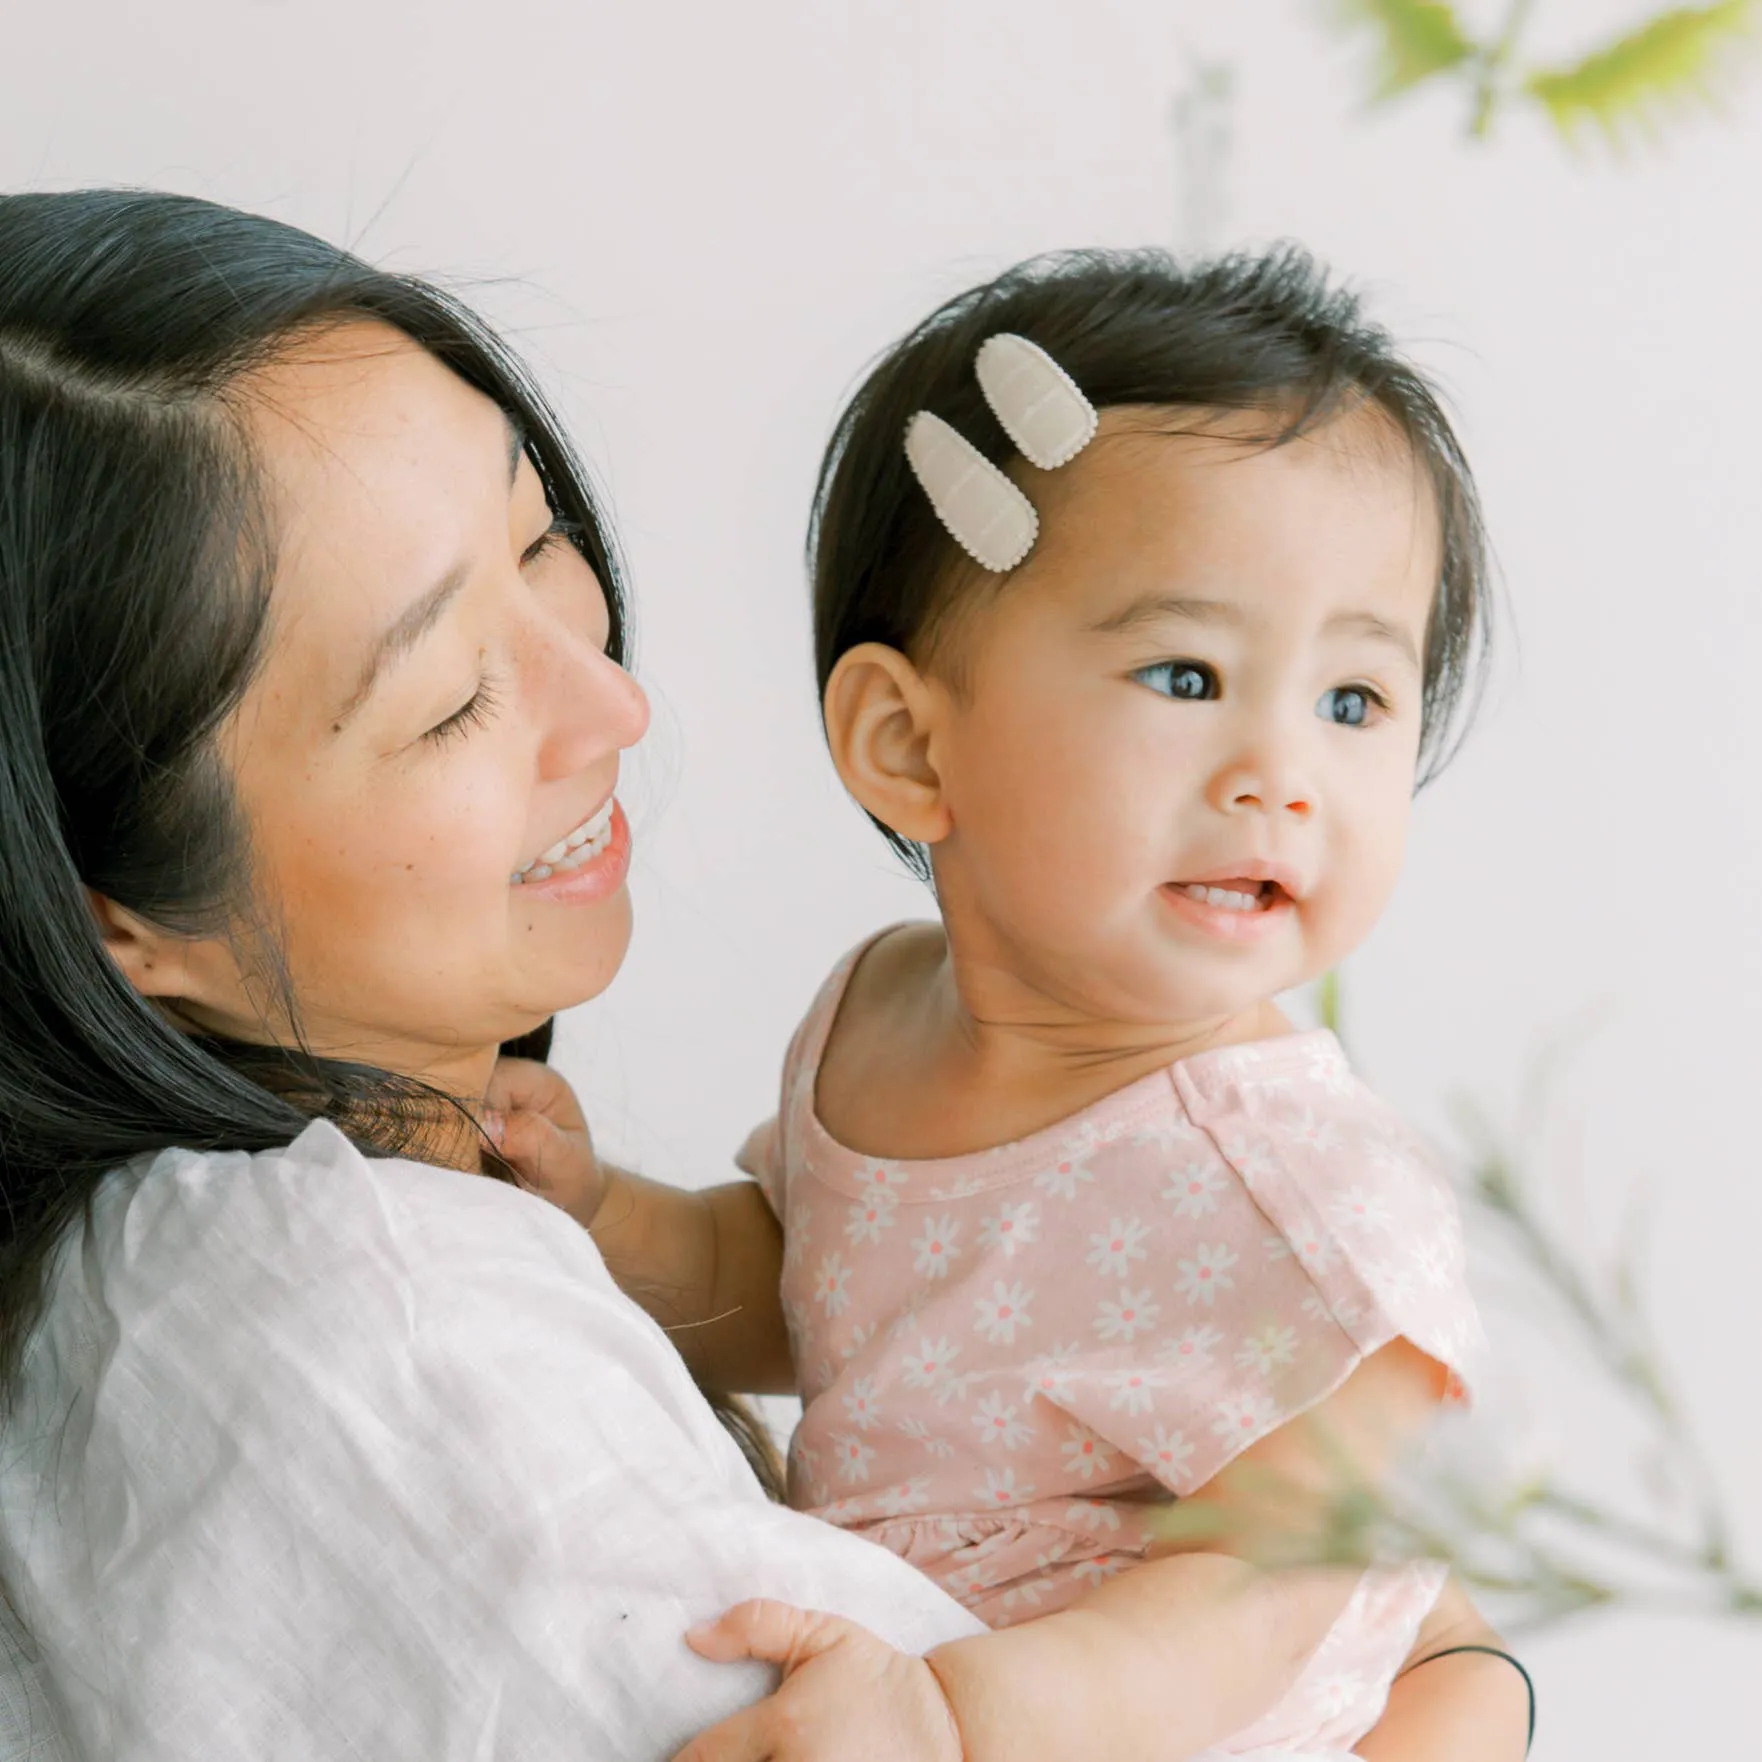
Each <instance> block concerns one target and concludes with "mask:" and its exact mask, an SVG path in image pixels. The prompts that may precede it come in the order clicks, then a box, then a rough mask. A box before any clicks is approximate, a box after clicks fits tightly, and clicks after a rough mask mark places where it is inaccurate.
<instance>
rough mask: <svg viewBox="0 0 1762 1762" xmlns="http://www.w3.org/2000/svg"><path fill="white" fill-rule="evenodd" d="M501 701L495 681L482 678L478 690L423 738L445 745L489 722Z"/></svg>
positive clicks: (436, 744) (434, 743)
mask: <svg viewBox="0 0 1762 1762" xmlns="http://www.w3.org/2000/svg"><path fill="white" fill-rule="evenodd" d="M500 701H501V699H500V697H499V696H498V695H497V691H496V685H495V682H494V681H493V680H491V679H488V678H485V679H481V680H479V681H478V685H477V690H476V691H474V692H473V693H472V694H471V696H470V697H469V698H468V699H467V700H466V701H465V702H464V703H462V704H461V705H460V706H459V707H458V709H456V710H455V711H454V712H453V713H452V715H450V716H448V717H447V719H446V720H445V721H444V722H437V723H436V724H435V725H434V726H433V727H432V728H430V729H429V730H428V732H427V733H426V734H424V735H423V737H422V738H423V739H424V740H425V741H427V742H429V743H430V744H431V745H433V746H445V745H446V744H447V742H448V741H450V740H457V739H460V738H462V737H463V736H464V735H466V734H468V733H469V732H470V731H471V730H472V729H473V728H478V727H481V726H482V725H483V724H484V723H485V722H487V721H488V720H489V719H490V717H491V716H492V715H493V714H494V713H495V708H496V705H497V704H498V703H500Z"/></svg>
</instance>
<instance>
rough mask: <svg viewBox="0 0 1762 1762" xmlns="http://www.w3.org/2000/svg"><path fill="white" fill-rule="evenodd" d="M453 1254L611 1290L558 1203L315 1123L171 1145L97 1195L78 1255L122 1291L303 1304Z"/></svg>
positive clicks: (587, 1243) (413, 1277)
mask: <svg viewBox="0 0 1762 1762" xmlns="http://www.w3.org/2000/svg"><path fill="white" fill-rule="evenodd" d="M452 1254H462V1255H467V1256H469V1257H470V1258H472V1259H475V1260H478V1261H481V1262H483V1263H485V1270H486V1271H493V1269H494V1267H495V1266H496V1265H497V1264H500V1263H503V1262H506V1261H508V1260H510V1259H537V1260H542V1261H553V1262H555V1261H562V1262H566V1263H568V1267H569V1271H570V1272H571V1274H573V1275H575V1276H579V1277H582V1278H585V1279H586V1280H588V1281H589V1282H590V1283H592V1284H597V1285H599V1286H601V1287H603V1288H604V1289H605V1290H606V1291H608V1292H611V1291H613V1290H614V1287H613V1286H612V1284H611V1281H610V1279H609V1277H608V1276H607V1274H606V1272H605V1268H604V1265H603V1263H602V1262H601V1260H600V1257H599V1254H598V1252H597V1250H596V1249H595V1248H594V1246H593V1242H592V1238H591V1237H589V1236H587V1235H586V1233H585V1232H584V1231H582V1230H581V1229H580V1228H579V1227H578V1226H576V1225H575V1224H574V1223H573V1222H571V1221H570V1220H569V1219H568V1218H567V1217H565V1216H563V1214H562V1213H560V1212H558V1211H557V1210H556V1209H555V1208H554V1207H552V1206H548V1205H546V1204H545V1203H544V1202H543V1201H542V1200H539V1199H537V1198H535V1197H534V1196H533V1195H531V1194H529V1193H526V1192H523V1191H522V1190H520V1189H519V1188H516V1187H513V1186H510V1185H508V1184H507V1183H505V1182H501V1181H496V1180H492V1179H488V1178H486V1177H484V1176H481V1175H475V1174H467V1173H464V1172H462V1171H460V1170H458V1169H450V1168H441V1167H437V1166H435V1165H433V1164H430V1163H422V1162H415V1161H405V1160H396V1159H390V1158H380V1157H371V1156H368V1155H365V1154H364V1153H363V1152H362V1151H361V1150H360V1149H358V1148H357V1147H356V1146H355V1145H354V1144H353V1143H351V1142H350V1140H349V1139H348V1138H347V1137H345V1136H344V1135H343V1133H342V1132H340V1131H339V1130H338V1129H337V1128H336V1127H335V1126H333V1125H331V1124H330V1123H328V1122H327V1121H323V1120H315V1121H314V1122H313V1123H312V1124H311V1125H309V1126H308V1127H307V1128H306V1129H305V1130H304V1131H303V1132H302V1133H301V1134H300V1135H299V1136H298V1137H297V1138H295V1139H294V1140H293V1141H292V1142H291V1143H288V1144H286V1145H281V1146H278V1147H275V1148H273V1149H268V1150H259V1151H242V1150H241V1151H217V1150H207V1151H196V1150H184V1149H171V1150H164V1151H161V1152H159V1153H158V1154H157V1155H154V1156H151V1157H145V1158H140V1159H137V1161H135V1162H134V1163H132V1164H130V1165H128V1166H127V1167H125V1168H123V1169H119V1170H118V1171H117V1172H116V1173H115V1174H114V1175H112V1176H111V1177H109V1178H108V1179H107V1180H106V1181H105V1182H104V1183H103V1184H102V1185H101V1186H100V1188H99V1190H98V1193H97V1196H96V1199H95V1202H94V1205H93V1208H92V1214H91V1218H90V1222H89V1224H88V1226H87V1231H86V1238H85V1241H84V1243H83V1245H82V1253H81V1257H80V1258H81V1260H82V1261H83V1262H84V1264H85V1266H86V1268H87V1269H88V1271H89V1272H90V1273H95V1274H96V1275H97V1276H98V1278H99V1279H100V1281H101V1283H102V1284H103V1286H104V1288H105V1290H106V1292H107V1293H108V1294H109V1295H110V1296H111V1297H113V1298H115V1299H118V1300H128V1299H144V1298H148V1297H150V1296H151V1295H152V1293H153V1292H154V1291H155V1289H156V1288H161V1289H167V1290H169V1289H171V1288H173V1287H175V1286H176V1285H178V1284H181V1283H182V1282H183V1281H185V1280H190V1281H193V1282H194V1283H195V1284H196V1285H197V1286H198V1287H199V1288H201V1289H202V1290H203V1291H204V1292H205V1293H206V1295H207V1300H208V1301H209V1302H210V1303H211V1304H212V1303H213V1302H215V1301H217V1300H219V1299H221V1298H222V1296H223V1295H224V1294H225V1293H227V1292H230V1291H233V1290H235V1289H245V1290H248V1291H249V1292H250V1293H251V1296H252V1301H253V1305H254V1306H257V1307H261V1306H262V1305H263V1304H264V1303H266V1302H270V1301H273V1300H274V1299H275V1298H277V1297H278V1296H280V1297H283V1298H286V1299H288V1300H294V1301H300V1302H309V1301H312V1300H313V1298H314V1296H315V1294H316V1293H317V1292H318V1291H320V1290H321V1289H322V1287H323V1286H324V1285H325V1284H326V1283H327V1282H328V1280H329V1279H330V1278H331V1277H333V1276H335V1275H339V1274H344V1273H347V1274H349V1275H350V1276H351V1277H352V1276H355V1275H358V1274H359V1273H361V1272H363V1271H370V1272H373V1273H377V1274H379V1275H382V1276H385V1277H391V1278H395V1279H396V1280H398V1281H399V1282H400V1283H401V1284H404V1285H406V1286H420V1285H423V1284H426V1283H428V1282H430V1281H431V1280H432V1279H433V1278H435V1277H437V1276H441V1275H440V1274H439V1273H438V1272H437V1270H436V1269H437V1257H442V1258H443V1259H444V1257H446V1256H449V1255H452Z"/></svg>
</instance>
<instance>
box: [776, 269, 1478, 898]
mask: <svg viewBox="0 0 1762 1762" xmlns="http://www.w3.org/2000/svg"><path fill="white" fill-rule="evenodd" d="M1000 331H1010V332H1014V333H1015V334H1017V335H1019V336H1025V337H1027V338H1028V339H1029V340H1030V341H1032V342H1035V343H1038V344H1039V345H1040V346H1041V348H1043V349H1045V350H1046V351H1047V353H1048V354H1050V355H1051V356H1052V358H1053V359H1054V360H1055V361H1056V362H1058V364H1059V365H1060V366H1061V367H1062V368H1064V370H1065V371H1066V372H1067V373H1068V374H1069V375H1070V376H1071V378H1072V379H1073V380H1075V381H1076V383H1077V384H1078V385H1079V386H1080V387H1081V388H1082V390H1083V392H1084V393H1085V395H1086V396H1087V397H1088V398H1089V401H1090V402H1091V403H1092V404H1094V405H1095V406H1096V407H1097V408H1098V409H1105V408H1106V407H1107V406H1109V405H1121V404H1137V405H1146V404H1148V405H1162V406H1169V407H1174V408H1180V409H1188V410H1194V411H1224V410H1228V411H1250V412H1258V413H1262V414H1264V415H1265V416H1266V418H1267V428H1266V432H1265V435H1264V443H1265V444H1266V445H1268V446H1278V445H1281V444H1283V443H1284V442H1286V441H1288V440H1292V439H1294V438H1296V437H1297V436H1299V435H1301V434H1304V433H1305V432H1307V431H1310V430H1312V429H1314V428H1316V427H1317V426H1319V425H1320V424H1322V423H1325V422H1327V421H1328V420H1330V419H1331V418H1333V417H1335V416H1338V415H1341V414H1343V413H1344V412H1346V411H1348V410H1350V409H1353V408H1355V407H1359V406H1362V405H1365V404H1369V405H1372V406H1374V407H1376V408H1377V409H1378V410H1380V411H1381V412H1382V413H1383V414H1384V415H1385V416H1386V417H1387V418H1388V420H1389V421H1390V423H1391V424H1392V425H1393V427H1394V429H1395V430H1396V432H1397V433H1398V434H1399V435H1400V436H1401V438H1402V439H1403V440H1404V441H1405V443H1406V444H1407V446H1408V447H1409V448H1411V450H1412V453H1413V456H1414V459H1415V461H1416V462H1417V463H1418V464H1419V465H1421V466H1422V467H1423V468H1424V470H1425V473H1426V476H1427V477H1428V479H1429V480H1430V483H1431V486H1432V490H1433V493H1434V496H1435V498H1436V503H1437V510H1438V516H1439V520H1440V523H1441V525H1442V529H1443V564H1442V568H1441V571H1440V578H1439V582H1438V590H1437V595H1436V598H1435V599H1434V601H1433V605H1432V615H1431V622H1430V625H1429V628H1428V630H1427V634H1426V650H1425V687H1424V709H1423V721H1422V732H1421V740H1420V781H1421V782H1422V783H1424V782H1426V781H1429V780H1430V779H1431V778H1432V777H1434V776H1436V774H1437V773H1438V771H1439V770H1440V769H1442V767H1443V765H1444V763H1445V762H1446V761H1447V760H1448V759H1449V757H1450V756H1451V754H1452V753H1453V752H1454V750H1455V747H1456V745H1457V742H1458V741H1459V739H1460V737H1461V734H1462V731H1463V728H1464V726H1465V724H1466V722H1467V720H1468V716H1469V713H1470V711H1471V710H1472V707H1473V704H1474V701H1475V699H1476V697H1477V696H1478V694H1479V689H1480V686H1481V683H1482V680H1483V678H1484V675H1485V663H1486V656H1487V637H1488V632H1489V623H1490V613H1491V598H1492V595H1491V584H1490V566H1489V561H1488V555H1487V544H1486V535H1485V531H1484V528H1483V526H1482V521H1481V511H1480V499H1479V496H1478V495H1477V493H1476V491H1475V485H1474V478H1473V475H1472V473H1471V472H1470V471H1469V467H1468V461H1467V459H1466V458H1465V457H1464V456H1463V452H1462V448H1461V445H1460V444H1459V443H1458V441H1457V439H1456V435H1455V433H1454V431H1453V430H1452V428H1451V426H1450V421H1449V418H1448V417H1447V416H1446V415H1445V413H1444V410H1443V406H1442V405H1441V403H1440V402H1439V399H1438V395H1437V393H1436V392H1435V391H1434V390H1433V388H1432V386H1431V385H1430V384H1429V383H1428V382H1427V380H1426V379H1425V377H1424V376H1423V375H1422V374H1420V373H1419V372H1418V371H1417V370H1416V369H1415V368H1413V367H1412V366H1410V365H1409V364H1408V363H1407V362H1405V361H1404V360H1402V359H1401V357H1400V355H1399V354H1398V353H1397V352H1396V349H1395V345H1394V343H1393V341H1392V339H1391V338H1390V336H1389V334H1388V332H1387V331H1385V330H1383V329H1382V328H1381V327H1380V326H1377V325H1375V324H1372V323H1371V322H1369V321H1368V320H1367V319H1366V318H1365V317H1364V315H1363V312H1362V310H1361V307H1360V303H1359V300H1358V298H1357V296H1356V295H1355V294H1353V293H1352V292H1351V291H1350V290H1348V289H1346V288H1343V287H1341V286H1339V285H1337V284H1336V283H1335V282H1333V281H1332V280H1330V278H1329V276H1328V274H1327V272H1326V270H1324V269H1323V267H1322V266H1321V265H1320V264H1319V263H1317V262H1316V260H1315V259H1314V258H1313V257H1312V256H1310V254H1309V253H1308V252H1307V251H1305V250H1303V249H1302V248H1301V247H1298V246H1295V245H1283V246H1280V247H1278V248H1277V249H1274V250H1272V251H1268V252H1265V253H1242V254H1236V255H1231V256H1227V257H1219V258H1214V259H1210V260H1207V261H1202V262H1197V263H1190V264H1189V263H1181V262H1178V261H1177V260H1176V259H1174V258H1172V257H1170V256H1169V255H1168V254H1167V253H1166V252H1163V251H1154V250H1138V251H1064V252H1056V253H1052V254H1050V255H1047V256H1041V257H1032V258H1030V259H1029V260H1028V261H1027V262H1025V263H1019V264H1017V265H1016V266H1015V267H1014V268H1013V269H1008V270H1005V271H1004V273H1003V274H1002V275H1000V276H998V277H997V278H996V279H995V280H994V281H988V282H986V283H985V284H984V285H983V286H981V287H976V288H970V289H968V290H967V291H966V292H965V293H962V294H957V295H956V296H955V297H954V298H953V299H952V300H949V301H948V302H947V303H946V304H944V305H943V306H941V307H939V308H938V309H937V310H936V311H935V312H933V313H931V315H930V316H929V317H928V318H926V319H925V320H924V321H923V323H922V324H920V325H918V326H917V328H916V329H915V330H913V331H911V332H910V334H909V335H907V336H906V337H904V338H903V339H902V340H901V341H900V342H898V343H896V344H895V345H894V346H893V347H892V348H891V349H889V350H888V351H887V352H886V354H884V355H883V356H882V357H881V359H880V361H879V362H878V363H877V364H876V366H875V367H874V368H873V370H872V371H871V372H870V373H869V375H868V377H867V378H866V379H865V380H864V381H863V383H862V385H861V386H860V387H859V388H858V390H857V392H856V395H855V396H854V397H853V398H852V399H851V401H850V403H849V404H848V405H847V406H846V408H845V411H844V413H843V415H842V416H841V417H840V418H839V421H838V426H837V428H836V429H835V430H834V431H833V435H832V440H831V443H830V444H829V445H828V447H827V449H826V457H825V459H824V461H823V463H822V465H821V468H820V481H819V486H818V488H817V490H816V493H815V497H814V510H813V521H812V525H811V527H810V529H809V535H808V561H809V567H810V570H811V572H812V577H813V588H814V660H815V667H816V670H817V674H818V679H819V685H820V690H821V693H822V695H824V692H825V688H826V682H827V680H828V679H829V678H830V677H831V673H832V669H833V667H834V666H835V665H836V664H837V662H838V658H839V656H840V655H842V654H844V653H845V652H846V651H847V650H849V649H852V648H855V647H856V646H857V645H858V644H859V643H864V642H880V643H885V644H887V645H888V646H889V647H892V648H895V649H898V650H900V651H901V652H902V653H904V654H910V655H913V656H914V657H921V655H922V653H923V651H924V649H925V647H926V645H927V643H928V642H929V640H930V639H931V638H932V636H933V634H934V630H935V626H936V624H937V621H938V619H939V618H940V617H941V616H942V615H943V614H944V613H945V612H946V611H947V610H948V609H949V606H950V603H951V601H952V600H953V599H954V598H955V597H956V595H957V588H958V585H959V584H960V583H961V582H962V581H963V580H970V579H972V578H973V577H974V576H975V575H976V574H977V572H976V571H972V570H967V571H963V570H962V569H961V568H960V567H959V563H960V560H961V553H960V551H959V549H958V548H957V547H956V545H955V543H954V541H953V540H952V539H951V538H950V537H949V535H948V533H947V532H946V531H945V530H944V528H943V526H942V524H941V522H940V521H939V520H938V519H937V517H936V514H935V512H934V510H933V509H932V508H931V506H930V500H929V498H928V497H927V496H926V495H925V494H924V492H923V490H922V489H921V488H920V487H919V485H918V483H917V480H916V479H915V478H914V477H913V476H912V474H911V468H910V466H909V465H908V464H907V463H906V457H905V447H904V437H905V428H906V423H907V422H908V421H909V420H910V418H911V417H912V416H913V414H914V413H916V412H917V411H919V410H930V411H933V412H934V413H935V414H936V415H938V416H940V417H942V418H943V419H944V420H945V421H946V422H949V423H950V424H952V425H953V427H954V428H955V430H956V431H957V432H958V433H960V434H962V435H964V436H965V437H966V438H967V439H968V440H969V441H971V442H972V443H973V445H974V446H976V447H977V448H978V449H979V451H980V452H981V453H983V454H984V455H985V456H986V458H988V459H990V460H991V461H992V462H993V463H994V464H997V465H1002V464H1004V463H1005V462H1006V461H1008V460H1009V459H1011V458H1012V457H1013V456H1014V454H1015V448H1014V446H1013V445H1012V443H1011V442H1010V440H1009V439H1008V437H1007V436H1006V435H1005V434H1004V431H1003V429H1002V427H1001V425H1000V424H999V423H998V420H997V418H996V417H995V416H994V415H993V414H992V412H991V408H990V406H989V405H988V404H987V403H986V402H985V399H984V396H983V395H982V393H981V392H980V390H979V382H978V379H977V377H976V376H975V374H974V371H973V361H974V357H975V356H976V355H977V353H978V350H979V345H980V344H981V343H982V342H984V340H985V339H986V338H987V337H989V336H994V335H996V334H997V333H998V332H1000ZM883 830H885V828H883ZM889 837H890V839H891V841H892V842H893V843H894V845H895V846H896V848H897V849H899V851H900V853H901V854H902V855H903V856H904V857H905V858H906V860H907V861H908V863H910V864H911V866H912V867H913V868H914V869H916V870H918V871H919V872H920V873H924V872H925V865H924V862H923V853H922V852H921V851H919V850H917V848H916V847H915V846H910V845H908V844H907V843H906V842H905V841H904V840H901V839H899V838H896V837H893V835H891V834H889Z"/></svg>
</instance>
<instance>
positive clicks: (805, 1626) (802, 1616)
mask: <svg viewBox="0 0 1762 1762" xmlns="http://www.w3.org/2000/svg"><path fill="white" fill-rule="evenodd" d="M851 1631H854V1630H853V1627H852V1624H851V1623H850V1622H847V1621H845V1620H843V1619H842V1618H840V1617H839V1616H836V1615H822V1614H820V1613H819V1612H818V1611H817V1610H812V1609H797V1608H795V1607H794V1605H793V1604H789V1603H777V1602H774V1601H772V1600H771V1599H770V1598H768V1597H757V1598H754V1599H753V1600H752V1601H751V1602H749V1603H736V1604H735V1606H734V1607H733V1608H732V1609H730V1610H729V1611H728V1613H727V1614H726V1615H724V1616H722V1617H721V1618H720V1619H719V1620H717V1621H706V1622H703V1623H701V1624H700V1625H699V1626H697V1627H694V1628H692V1629H690V1630H689V1631H688V1632H687V1634H686V1636H685V1640H686V1644H687V1645H689V1646H690V1647H691V1649H692V1650H693V1651H694V1652H696V1653H698V1654H699V1655H700V1656H702V1657H704V1658H708V1659H711V1660H712V1661H713V1662H715V1663H717V1664H733V1663H735V1662H736V1661H737V1660H739V1659H742V1658H756V1659H758V1660H759V1662H760V1663H762V1664H777V1665H781V1666H782V1668H783V1673H784V1675H785V1676H787V1675H788V1674H789V1672H790V1671H792V1670H797V1669H799V1668H800V1667H801V1666H802V1665H803V1664H805V1663H807V1661H808V1660H809V1659H810V1658H812V1657H813V1656H814V1655H815V1654H816V1653H819V1652H823V1651H825V1649H826V1648H827V1647H828V1646H830V1645H833V1644H835V1643H836V1642H837V1641H838V1640H839V1638H840V1637H842V1636H843V1635H844V1634H846V1633H848V1632H851Z"/></svg>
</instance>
